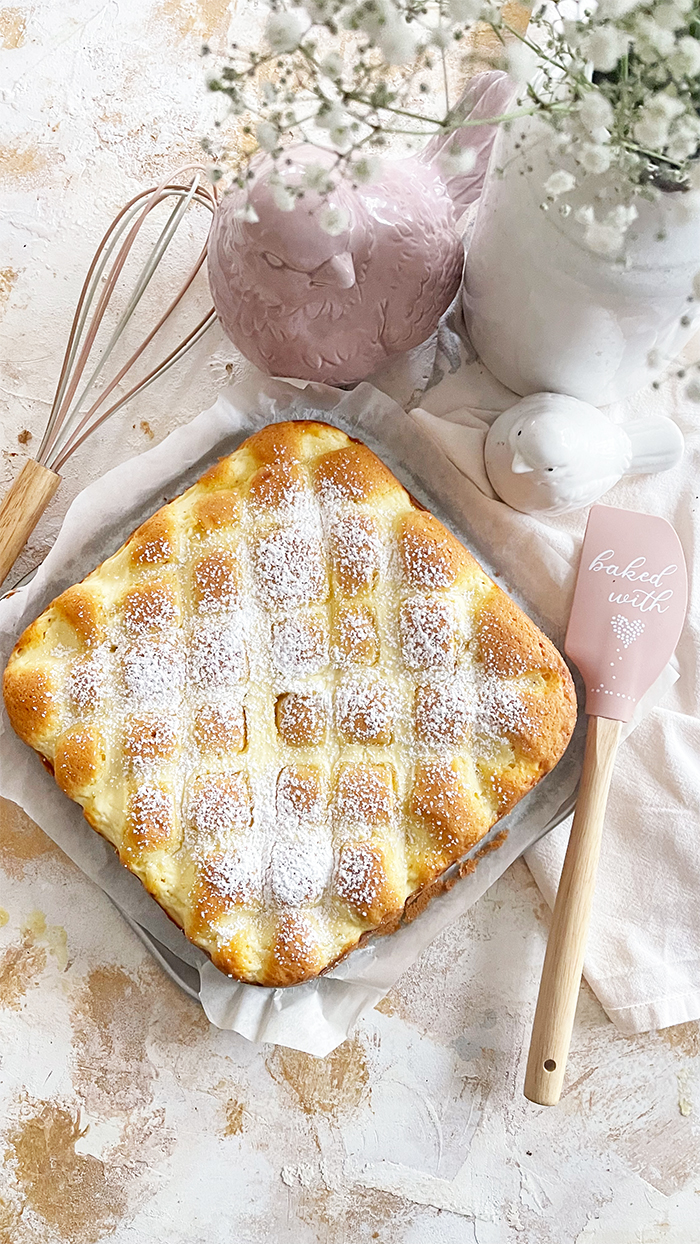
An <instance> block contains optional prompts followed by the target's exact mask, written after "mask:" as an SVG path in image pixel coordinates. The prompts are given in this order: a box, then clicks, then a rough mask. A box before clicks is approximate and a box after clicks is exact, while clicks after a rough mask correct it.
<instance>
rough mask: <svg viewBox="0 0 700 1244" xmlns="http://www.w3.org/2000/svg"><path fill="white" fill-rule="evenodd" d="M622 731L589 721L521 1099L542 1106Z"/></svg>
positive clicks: (570, 1011) (558, 1081)
mask: <svg viewBox="0 0 700 1244" xmlns="http://www.w3.org/2000/svg"><path fill="white" fill-rule="evenodd" d="M621 729H622V723H621V722H619V721H611V720H610V719H609V718H607V717H590V718H589V721H588V734H587V735H586V751H585V755H584V760H583V772H582V774H581V787H580V790H579V796H578V801H577V804H576V813H575V815H574V822H573V825H572V826H571V834H570V836H569V845H568V848H567V852H566V858H565V860H564V867H563V869H562V874H561V880H560V882H559V889H558V890H557V898H556V903H555V905H554V914H553V916H552V927H551V929H550V933H549V938H548V941H547V953H546V955H545V960H544V967H543V969H542V980H541V982H540V992H539V995H538V998H537V1008H536V1010H535V1020H534V1024H533V1027H532V1037H531V1039H530V1055H529V1058H528V1061H527V1071H526V1074H525V1096H526V1097H528V1098H529V1099H530V1101H534V1102H537V1103H538V1104H539V1105H541V1106H555V1105H556V1104H557V1102H558V1101H559V1098H560V1096H561V1089H562V1082H563V1079H564V1071H565V1070H566V1060H567V1057H568V1054H569V1044H570V1042H571V1032H572V1029H573V1026H574V1016H575V1014H576V1003H577V1001H578V994H579V987H580V984H581V972H582V970H583V957H584V952H585V949H586V939H587V936H588V923H589V920H590V915H591V904H592V902H593V891H594V889H595V878H596V872H597V869H598V857H599V855H600V842H601V837H602V831H603V820H604V818H605V806H606V804H607V800H608V791H609V789H610V779H611V777H612V771H613V766H614V764H615V754H616V752H617V745H618V743H619V740H620V730H621Z"/></svg>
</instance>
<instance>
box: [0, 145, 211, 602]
mask: <svg viewBox="0 0 700 1244" xmlns="http://www.w3.org/2000/svg"><path fill="white" fill-rule="evenodd" d="M186 175H189V176H186ZM166 200H172V201H173V206H172V210H171V211H170V213H169V215H168V217H167V219H166V221H165V224H164V225H163V227H162V228H161V231H160V233H159V235H158V237H157V239H156V241H155V243H154V244H153V246H152V249H151V250H150V252H149V254H148V257H147V259H146V262H145V263H144V264H143V266H142V268H141V270H140V272H139V273H138V276H137V277H136V281H135V284H134V286H133V289H132V290H131V292H130V294H129V296H128V298H127V300H126V303H125V305H124V307H123V309H122V311H121V313H120V315H119V318H118V320H117V323H116V325H115V327H114V329H113V331H112V333H111V335H110V337H109V339H108V341H107V343H106V345H105V347H104V349H103V350H102V351H101V353H100V354H99V357H98V358H97V361H96V362H95V363H94V365H93V366H92V370H91V371H89V372H88V375H87V379H85V374H86V372H87V371H88V364H89V363H90V360H91V357H92V356H93V354H94V345H95V339H96V337H97V334H98V331H99V329H100V325H101V324H102V321H103V319H104V315H105V312H106V310H107V307H108V305H109V304H110V301H111V299H112V296H113V294H114V290H115V287H116V286H117V283H118V281H119V277H120V274H121V272H122V269H123V268H124V265H125V263H126V261H127V259H128V257H129V255H130V253H131V251H132V248H133V245H134V242H135V240H136V238H137V236H138V234H139V233H140V231H141V229H142V227H143V225H144V222H145V221H146V219H147V218H148V216H149V215H150V213H151V212H152V211H153V210H154V208H156V207H158V205H159V204H161V203H163V202H164V201H166ZM193 204H200V205H202V206H203V207H205V208H206V209H207V210H208V211H209V212H210V213H211V215H212V216H213V215H214V213H215V211H216V209H217V206H218V198H217V192H216V188H215V187H214V186H212V185H211V183H210V182H209V181H208V180H207V177H206V170H205V169H204V168H203V166H201V165H197V164H189V165H185V166H184V167H182V168H179V169H177V170H176V171H175V172H173V173H170V174H169V175H168V176H167V177H166V178H164V180H163V181H161V182H160V183H159V185H157V186H155V187H153V188H152V189H150V190H143V191H142V192H141V193H140V194H137V195H136V196H135V198H133V199H131V200H130V202H129V203H127V204H126V205H125V206H124V207H123V208H122V210H121V211H120V212H119V214H118V215H117V216H116V217H115V219H114V220H113V221H112V223H111V225H110V226H109V228H108V230H107V232H106V233H105V235H104V237H103V238H102V241H101V242H100V244H99V246H98V248H97V251H96V252H95V256H94V258H93V260H92V263H91V264H90V268H89V270H88V273H87V276H86V277H85V283H84V285H83V288H82V291H81V294H80V298H79V300H78V305H77V307H76V310H75V315H74V317H73V324H72V327H71V331H70V336H69V338H68V345H67V346H66V353H65V357H64V360H63V366H62V368H61V373H60V376H59V378H58V385H57V387H56V395H55V397H54V400H53V405H52V407H51V413H50V415H49V420H48V424H47V427H46V431H45V433H44V437H43V440H42V442H41V445H40V447H39V452H38V454H37V456H36V459H32V458H29V459H27V461H26V462H25V464H24V466H23V467H22V470H21V471H20V473H19V475H18V476H17V478H16V479H15V481H14V483H13V484H12V486H11V488H10V489H9V491H8V492H7V494H6V496H5V498H4V500H3V502H2V504H1V505H0V583H2V582H3V580H4V579H5V578H6V576H7V574H8V573H9V571H10V569H11V567H12V565H13V564H14V562H15V559H16V558H17V557H18V555H19V553H20V552H21V551H22V549H23V548H24V545H25V544H26V542H27V540H28V539H29V536H30V535H31V533H32V531H33V530H34V527H35V526H36V524H37V522H38V521H39V519H40V517H41V515H42V514H43V512H44V510H45V509H46V506H47V505H48V503H49V501H50V500H51V498H52V497H53V495H54V493H55V492H56V489H57V488H58V485H59V484H60V482H61V475H60V472H61V471H62V469H63V467H64V466H65V463H66V462H67V461H68V459H69V458H70V456H71V454H72V453H74V452H75V450H76V449H77V448H78V447H79V446H80V445H82V444H83V441H85V440H86V439H87V437H88V436H90V435H91V433H92V432H94V431H95V429H96V428H98V427H99V426H100V424H102V423H104V422H105V420H106V419H109V417H110V416H111V415H113V414H115V412H116V411H118V410H120V409H121V407H122V406H124V405H125V404H126V403H127V402H129V401H130V400H131V399H132V398H133V397H135V396H136V394H137V393H142V392H143V390H144V389H146V388H148V386H149V385H151V384H153V382H154V381H155V380H158V379H159V377H160V376H162V375H164V373H165V372H166V371H168V370H169V369H170V368H171V367H173V366H174V365H175V364H176V363H177V362H179V360H180V359H181V358H182V356H183V355H184V354H185V353H186V352H187V351H188V350H189V349H191V347H192V346H193V345H194V344H195V343H196V342H197V341H199V339H200V338H201V337H202V336H203V335H204V333H206V331H207V329H208V328H209V326H210V325H211V324H213V322H214V320H215V319H216V312H215V311H214V308H213V307H211V308H210V310H209V311H208V312H207V314H206V315H205V316H204V317H203V319H201V320H200V321H199V323H198V324H197V325H196V326H195V327H194V328H193V329H192V330H191V331H190V332H189V333H188V334H187V336H186V337H184V338H183V339H182V340H181V341H180V342H179V344H178V345H177V346H176V347H175V349H173V350H171V351H170V353H169V354H168V355H167V357H166V358H165V359H163V361H162V362H161V363H160V364H159V365H158V366H157V367H154V368H153V369H152V370H151V371H149V372H148V373H147V374H146V375H145V376H143V377H142V379H140V380H139V381H138V383H136V384H134V385H133V386H132V387H131V388H130V389H129V390H128V392H126V393H124V394H122V395H120V396H119V397H118V399H117V400H116V401H113V402H112V404H111V405H109V404H108V399H109V398H110V396H116V394H115V389H116V388H117V386H118V385H119V384H120V382H121V381H122V380H123V379H124V377H125V376H126V375H127V373H129V372H130V371H131V369H132V368H133V366H134V364H135V363H136V362H137V361H138V360H139V359H140V358H141V356H142V355H143V353H144V351H145V350H146V349H147V347H148V346H149V345H150V343H151V342H152V341H153V339H154V337H156V335H157V334H158V333H159V332H160V330H161V329H162V327H163V325H164V324H165V322H166V320H168V319H169V318H170V316H171V315H172V313H173V311H174V310H175V308H176V307H177V306H178V305H179V304H180V302H181V301H182V299H183V297H184V295H185V294H186V292H187V290H188V289H189V288H190V286H191V284H192V282H193V281H194V279H195V277H196V275H197V273H198V272H199V270H200V268H201V267H202V264H203V263H204V261H205V259H206V253H207V244H206V238H205V241H204V245H203V247H202V250H201V252H200V254H199V256H198V258H197V260H196V262H195V263H194V265H193V266H192V267H191V268H190V269H189V271H188V272H187V274H186V276H185V279H184V281H183V283H182V285H181V286H180V288H179V289H178V290H177V292H176V293H175V295H174V297H173V298H172V300H171V302H170V303H169V304H168V306H167V307H166V309H165V311H164V312H163V314H162V315H161V316H160V318H159V319H158V321H157V323H156V324H155V325H154V327H153V328H151V330H150V332H149V333H148V335H147V336H146V337H145V338H144V339H143V340H142V341H141V344H140V345H139V346H138V348H137V349H136V350H134V352H133V354H131V356H130V357H129V358H128V359H127V361H126V362H125V363H124V364H123V365H122V366H121V367H120V368H119V370H118V371H117V373H116V375H113V376H112V377H111V379H109V380H108V381H107V383H106V384H104V386H103V387H102V389H101V390H100V392H99V394H97V396H95V386H96V383H97V381H98V380H100V379H102V380H104V377H105V369H106V367H107V364H108V362H109V360H110V358H111V356H112V354H113V352H114V349H115V347H116V345H117V343H118V341H119V340H120V338H121V337H122V334H123V332H124V329H125V328H126V326H127V324H128V323H129V321H130V320H131V317H132V316H133V314H134V312H135V310H136V308H137V306H138V304H139V302H140V301H141V299H142V297H143V295H144V293H145V291H146V289H147V288H148V285H149V283H150V281H151V279H152V277H153V275H154V273H155V271H156V269H157V268H158V265H159V264H160V262H161V260H162V258H163V256H164V255H165V252H166V251H167V249H168V247H169V246H170V243H171V242H172V240H173V238H174V236H175V234H176V232H177V230H178V228H179V227H180V224H181V222H182V220H183V217H184V216H185V213H186V212H187V211H188V209H189V208H190V206H191V205H193ZM209 223H211V222H209ZM207 236H208V229H207ZM100 287H101V288H100ZM93 399H94V400H93Z"/></svg>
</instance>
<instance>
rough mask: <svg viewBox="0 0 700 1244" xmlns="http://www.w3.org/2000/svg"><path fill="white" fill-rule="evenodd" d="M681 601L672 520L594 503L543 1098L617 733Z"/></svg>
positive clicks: (567, 1030) (577, 644)
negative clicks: (578, 738)
mask: <svg viewBox="0 0 700 1244" xmlns="http://www.w3.org/2000/svg"><path fill="white" fill-rule="evenodd" d="M687 601H688V576H687V571H686V566H685V559H684V557H683V549H682V548H681V543H680V540H679V539H678V536H677V535H676V533H675V531H674V530H673V527H671V525H670V523H668V522H666V520H665V519H663V518H657V517H655V516H654V515H652V514H640V513H637V512H636V511H634V510H618V509H614V508H612V507H610V506H607V505H595V506H593V508H592V509H591V512H590V516H589V519H588V526H587V528H586V535H585V538H584V541H583V548H582V550H581V563H580V565H579V571H578V577H577V580H576V588H575V591H574V602H573V606H572V610H571V617H570V619H569V627H568V630H567V634H566V644H565V650H566V653H567V656H569V657H571V659H572V660H573V661H575V663H576V665H577V666H578V668H579V670H580V671H581V675H582V677H583V680H584V684H585V688H586V712H587V713H588V716H589V722H588V734H587V737H586V753H585V757H584V762H583V772H582V774H581V786H580V790H579V797H578V802H577V805H576V814H575V816H574V822H573V825H572V827H571V834H570V837H569V845H568V848H567V852H566V859H565V861H564V867H563V869H562V874H561V880H560V882H559V889H558V891H557V899H556V903H555V906H554V913H553V916H552V927H551V930H550V934H549V939H548V942H547V953H546V956H545V961H544V967H543V970H542V980H541V983H540V992H539V996H538V999H537V1009H536V1012H535V1020H534V1024H533V1029H532V1039H531V1043H530V1055H529V1058H528V1065H527V1072H526V1076H525V1096H526V1097H528V1098H530V1100H531V1101H534V1102H538V1103H539V1104H540V1105H543V1106H551V1105H555V1104H556V1103H557V1102H558V1101H559V1097H560V1095H561V1089H562V1082H563V1079H564V1071H565V1068H566V1059H567V1056H568V1052H569V1044H570V1041H571V1031H572V1028H573V1023H574V1014H575V1012H576V1003H577V1000H578V992H579V986H580V983H581V972H582V969H583V957H584V952H585V947H586V937H587V933H588V923H589V919H590V912H591V903H592V900H593V890H594V886H595V875H596V869H597V866H598V856H599V854H600V841H601V834H602V828H603V820H604V817H605V806H606V802H607V797H608V790H609V787H610V780H611V778H612V771H613V765H614V763H615V755H616V752H617V745H618V742H619V738H620V731H621V728H622V724H623V723H624V722H627V721H630V720H631V718H632V717H633V715H634V712H635V709H636V707H637V705H638V704H639V701H640V700H641V698H642V696H643V695H644V693H645V692H646V691H647V690H648V689H649V687H651V686H652V684H653V683H654V682H655V681H656V679H657V678H658V676H659V674H660V673H661V671H662V670H663V669H664V667H665V666H666V664H667V663H668V661H669V660H670V659H671V657H672V656H673V652H674V650H675V647H676V644H677V643H678V639H679V637H680V633H681V630H682V628H683V622H684V620H685V614H686V608H687Z"/></svg>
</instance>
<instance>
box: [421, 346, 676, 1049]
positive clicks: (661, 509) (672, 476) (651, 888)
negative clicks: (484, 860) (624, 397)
mask: <svg viewBox="0 0 700 1244" xmlns="http://www.w3.org/2000/svg"><path fill="white" fill-rule="evenodd" d="M459 349H460V362H459V366H458V367H455V357H454V356H455V339H453V342H452V350H451V351H448V352H447V355H449V354H451V357H452V361H451V363H450V362H447V361H446V362H445V366H451V367H452V368H453V370H452V371H451V372H450V373H449V374H447V375H445V376H444V377H443V378H442V379H441V380H440V382H439V383H438V384H437V385H436V387H434V388H433V389H431V390H429V391H428V392H427V393H426V394H424V396H423V398H422V399H421V400H422V406H421V407H420V408H418V409H415V410H413V411H412V412H411V417H412V418H413V419H415V420H417V421H418V422H419V423H420V424H421V426H422V427H423V428H424V429H425V430H427V431H429V432H430V434H431V435H432V437H433V438H434V439H435V441H436V442H437V443H438V444H439V445H440V446H441V447H442V448H443V449H444V450H445V451H446V453H447V454H448V455H449V456H450V458H451V460H452V462H453V463H454V465H455V466H457V467H458V469H459V470H460V471H461V472H462V474H463V475H464V480H465V488H467V489H469V492H470V515H471V516H472V524H473V526H474V528H475V531H476V533H477V535H478V539H479V540H480V541H481V542H484V543H485V544H486V545H487V547H488V545H490V546H491V550H492V554H493V561H494V563H496V564H497V565H499V566H501V567H502V570H503V575H504V580H505V586H506V587H507V586H508V580H509V581H510V582H511V583H512V584H517V585H518V587H520V589H521V590H522V591H523V593H524V594H525V595H526V597H527V598H528V599H529V600H531V601H532V602H533V603H534V604H535V605H536V606H537V607H539V609H540V610H541V612H542V615H543V616H544V617H545V618H548V619H549V620H550V622H551V624H552V626H553V628H554V629H555V631H556V632H558V633H560V634H562V635H563V633H564V629H565V626H566V622H567V619H568V614H569V610H570V607H571V598H572V593H573V587H574V581H575V574H576V569H577V566H578V554H579V549H580V546H581V541H582V538H583V532H584V529H585V525H586V519H587V513H588V511H587V510H581V511H578V512H575V513H571V514H564V515H560V516H557V517H548V518H534V517H532V516H530V515H525V514H519V513H517V512H516V511H515V510H511V509H509V507H508V506H506V505H504V504H503V503H502V502H501V501H499V500H498V499H497V498H496V496H495V494H494V492H493V490H492V489H491V486H490V484H489V482H488V478H487V476H486V474H485V471H484V461H483V448H484V440H485V438H486V432H487V430H488V427H489V425H490V424H491V423H492V422H493V420H494V419H495V418H496V416H497V415H498V414H499V413H500V412H501V411H503V410H506V409H508V407H509V406H511V405H512V404H513V403H514V402H515V401H517V400H518V399H517V397H516V395H515V394H513V393H511V392H510V391H509V390H507V389H505V388H504V387H503V386H502V385H500V384H499V383H498V382H497V381H496V380H495V379H494V378H493V377H492V376H490V375H489V373H488V372H487V371H486V370H485V368H484V367H483V366H482V365H481V364H480V363H479V362H478V361H476V359H475V358H474V356H473V354H470V348H469V347H468V346H465V345H464V344H461V345H460V347H459ZM447 355H443V358H444V359H446V358H447ZM652 410H653V411H654V413H658V414H665V415H670V416H672V417H673V418H674V419H675V420H676V422H677V423H678V424H679V425H680V427H681V429H682V431H683V434H684V436H685V438H686V452H685V457H684V459H683V461H682V462H681V464H680V465H679V466H678V467H676V468H674V470H672V471H668V472H666V473H665V474H662V475H651V476H637V477H636V478H628V479H624V480H621V481H620V483H619V484H617V485H616V486H615V487H614V488H613V489H612V490H611V491H610V492H608V493H607V494H606V496H605V498H604V501H605V503H606V504H607V505H616V506H622V507H624V508H627V509H635V510H642V511H646V512H648V513H651V514H659V515H662V516H663V517H664V518H667V519H668V520H669V521H670V522H671V523H672V524H673V526H674V527H675V529H676V531H677V532H678V535H679V537H680V539H681V542H682V544H683V548H684V551H685V556H686V559H687V562H688V568H689V572H690V607H689V613H688V619H687V622H686V625H685V629H684V631H683V634H682V636H681V640H680V643H679V646H678V649H677V653H676V659H677V662H678V667H679V670H680V678H679V679H678V681H677V682H676V683H675V685H673V686H672V687H671V689H670V690H669V691H667V693H666V694H665V695H664V697H663V701H662V703H660V704H657V706H656V707H655V708H654V709H652V711H651V712H650V713H649V715H648V716H647V717H646V718H645V720H644V721H643V722H642V723H641V725H639V726H638V727H637V728H636V730H635V731H634V733H633V734H632V735H631V736H630V737H629V738H628V739H626V740H625V742H623V743H622V745H621V748H620V752H619V755H618V760H617V765H616V768H615V773H614V776H613V781H612V788H611V793H610V801H609V804H608V812H607V816H606V821H605V831H604V837H603V848H602V853H601V862H600V872H599V876H598V884H597V889H596V894H595V900H594V904H593V916H592V921H591V931H590V939H589V943H588V952H587V955H586V962H585V968H584V972H585V976H586V979H587V980H588V982H589V984H590V985H591V987H592V989H593V990H594V992H595V993H596V994H597V996H598V998H599V999H600V1001H601V1003H602V1005H603V1007H604V1008H605V1010H606V1012H607V1014H608V1015H609V1016H610V1019H611V1020H612V1021H613V1023H614V1024H615V1025H616V1026H617V1028H619V1030H620V1031H621V1032H623V1033H626V1034H632V1033H635V1032H644V1031H646V1030H647V1029H650V1028H664V1027H667V1026H668V1025H670V1024H678V1023H681V1022H683V1021H685V1020H691V1019H697V1018H699V1017H700V673H699V669H698V654H699V653H700V635H699V634H698V632H699V629H700V596H699V591H698V583H697V581H696V576H695V575H694V573H693V572H694V567H695V558H696V549H697V548H698V545H699V544H700V407H697V406H694V405H693V404H692V403H691V402H690V401H689V400H688V399H687V398H686V397H685V396H684V395H683V384H682V382H680V381H679V380H678V379H676V378H675V376H674V377H672V378H668V379H666V380H664V381H663V382H662V384H661V387H660V388H659V389H658V390H652V389H651V388H650V389H648V390H644V391H643V392H642V393H640V394H638V395H637V396H636V397H635V398H634V399H632V400H630V401H628V402H625V403H618V404H617V405H616V406H614V407H609V408H608V412H609V413H610V414H611V416H612V417H613V418H614V419H615V420H616V421H618V422H625V421H626V420H627V419H631V418H634V417H637V416H639V415H640V414H642V413H645V412H647V411H652ZM669 682H670V680H669ZM569 828H570V822H565V823H564V824H563V825H561V826H560V827H559V829H557V830H554V831H553V832H552V833H551V834H549V835H548V837H547V838H546V839H544V840H542V841H541V842H540V843H538V844H537V845H536V846H534V847H533V848H531V849H530V850H529V851H528V852H527V855H526V860H527V863H528V865H529V868H530V870H531V872H532V874H533V876H534V878H535V880H536V882H537V884H538V886H539V888H540V890H541V891H542V894H543V895H544V897H545V899H546V901H547V902H548V903H549V905H550V906H551V905H552V904H553V901H554V896H555V894H556V888H557V883H558V880H559V875H560V872H561V866H562V863H563V859H564V853H565V850H566V843H567V840H568V832H569Z"/></svg>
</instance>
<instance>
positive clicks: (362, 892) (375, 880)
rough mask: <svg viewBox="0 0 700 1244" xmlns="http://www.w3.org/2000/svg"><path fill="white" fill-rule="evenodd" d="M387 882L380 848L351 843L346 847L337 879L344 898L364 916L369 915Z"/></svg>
mask: <svg viewBox="0 0 700 1244" xmlns="http://www.w3.org/2000/svg"><path fill="white" fill-rule="evenodd" d="M383 881H384V875H383V870H382V866H381V861H380V859H379V857H378V853H377V850H376V848H374V847H372V846H371V845H370V844H369V843H365V842H359V843H348V844H347V845H346V846H344V847H343V850H342V852H341V856H340V863H339V865H338V872H337V875H336V889H337V891H338V894H339V895H340V897H341V898H344V899H345V901H346V902H347V903H350V905H351V906H352V907H354V908H356V910H357V911H358V912H359V913H360V915H362V916H367V915H369V912H370V910H371V908H372V907H373V905H374V903H375V902H376V900H377V897H378V895H379V892H380V890H381V888H382V884H383Z"/></svg>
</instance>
